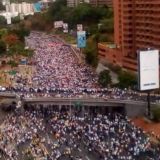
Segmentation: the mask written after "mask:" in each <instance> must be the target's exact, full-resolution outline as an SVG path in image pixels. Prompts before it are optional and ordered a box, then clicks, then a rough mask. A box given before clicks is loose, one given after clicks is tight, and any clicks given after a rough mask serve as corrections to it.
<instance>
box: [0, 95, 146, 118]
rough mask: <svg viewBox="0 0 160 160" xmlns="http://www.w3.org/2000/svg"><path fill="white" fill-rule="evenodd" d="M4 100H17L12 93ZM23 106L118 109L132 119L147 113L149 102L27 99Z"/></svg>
mask: <svg viewBox="0 0 160 160" xmlns="http://www.w3.org/2000/svg"><path fill="white" fill-rule="evenodd" d="M0 97H1V98H2V97H3V98H11V99H15V100H16V99H17V96H16V95H15V94H11V93H2V92H1V93H0ZM23 104H28V105H29V106H32V105H34V106H39V105H43V106H49V105H50V106H51V105H52V106H53V105H55V106H75V105H80V106H83V107H92V108H94V107H99V108H100V109H102V108H105V109H106V108H107V109H108V110H109V111H112V110H115V109H117V108H119V109H123V110H124V112H125V113H126V115H128V116H130V117H135V116H141V115H144V114H145V113H146V108H147V102H142V101H133V100H119V99H109V100H105V99H103V98H53V97H50V98H47V97H38V98H25V99H24V100H23Z"/></svg>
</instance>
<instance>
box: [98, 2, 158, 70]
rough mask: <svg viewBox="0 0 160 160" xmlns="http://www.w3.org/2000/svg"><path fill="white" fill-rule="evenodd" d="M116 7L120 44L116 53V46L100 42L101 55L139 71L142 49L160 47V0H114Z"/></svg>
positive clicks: (116, 43)
mask: <svg viewBox="0 0 160 160" xmlns="http://www.w3.org/2000/svg"><path fill="white" fill-rule="evenodd" d="M113 8H114V43H115V46H116V47H115V49H114V52H113V48H112V49H109V48H108V47H107V46H104V45H103V44H99V46H100V47H99V53H100V54H99V55H100V57H103V58H104V57H105V58H106V59H108V57H109V59H110V62H111V63H114V64H120V65H121V66H122V67H124V68H127V69H130V70H134V71H136V70H137V52H138V51H140V50H146V49H148V48H153V49H160V0H114V1H113ZM102 46H103V47H102ZM102 48H103V49H102ZM104 48H108V49H107V52H103V51H102V50H104ZM102 52H103V56H102ZM117 54H118V55H117ZM116 57H121V58H116Z"/></svg>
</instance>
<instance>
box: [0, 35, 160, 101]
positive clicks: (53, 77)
mask: <svg viewBox="0 0 160 160" xmlns="http://www.w3.org/2000/svg"><path fill="white" fill-rule="evenodd" d="M25 41H26V45H27V46H28V47H29V48H31V49H33V50H34V55H33V57H32V60H31V61H32V65H33V67H34V68H35V69H34V72H33V73H32V76H31V77H30V78H26V77H24V76H23V75H20V74H16V75H14V78H13V79H14V81H15V82H16V83H14V85H12V86H10V87H6V88H5V89H3V91H5V92H6V91H9V92H12V93H17V94H18V95H23V96H25V97H35V96H36V97H38V96H43V97H101V98H110V99H132V100H146V95H141V94H139V93H138V92H136V91H133V90H128V89H123V90H122V89H119V88H101V87H100V86H99V84H98V76H97V74H96V73H95V72H94V71H93V69H92V68H91V67H89V66H88V65H87V64H85V63H80V62H79V59H78V58H77V56H76V54H74V53H73V51H72V49H71V46H70V45H67V44H65V43H64V42H63V41H61V40H60V39H57V38H56V37H54V36H51V35H47V34H45V33H41V32H31V34H30V36H28V37H26V39H25ZM1 91H2V90H1ZM155 99H156V100H158V101H159V96H153V97H152V100H155Z"/></svg>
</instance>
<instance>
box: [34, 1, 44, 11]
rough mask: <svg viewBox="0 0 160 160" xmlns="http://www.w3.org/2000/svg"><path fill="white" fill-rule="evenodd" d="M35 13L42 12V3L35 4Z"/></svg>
mask: <svg viewBox="0 0 160 160" xmlns="http://www.w3.org/2000/svg"><path fill="white" fill-rule="evenodd" d="M33 8H34V12H41V9H42V4H41V3H40V2H37V3H34V4H33Z"/></svg>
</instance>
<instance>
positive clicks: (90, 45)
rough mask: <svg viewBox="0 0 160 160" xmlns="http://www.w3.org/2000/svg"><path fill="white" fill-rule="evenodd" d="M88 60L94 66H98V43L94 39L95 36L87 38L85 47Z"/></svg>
mask: <svg viewBox="0 0 160 160" xmlns="http://www.w3.org/2000/svg"><path fill="white" fill-rule="evenodd" d="M84 54H85V59H86V62H87V63H88V64H89V65H91V66H92V67H97V64H98V56H97V44H96V42H95V41H94V39H93V37H90V38H89V39H88V40H87V46H86V48H85V49H84Z"/></svg>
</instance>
